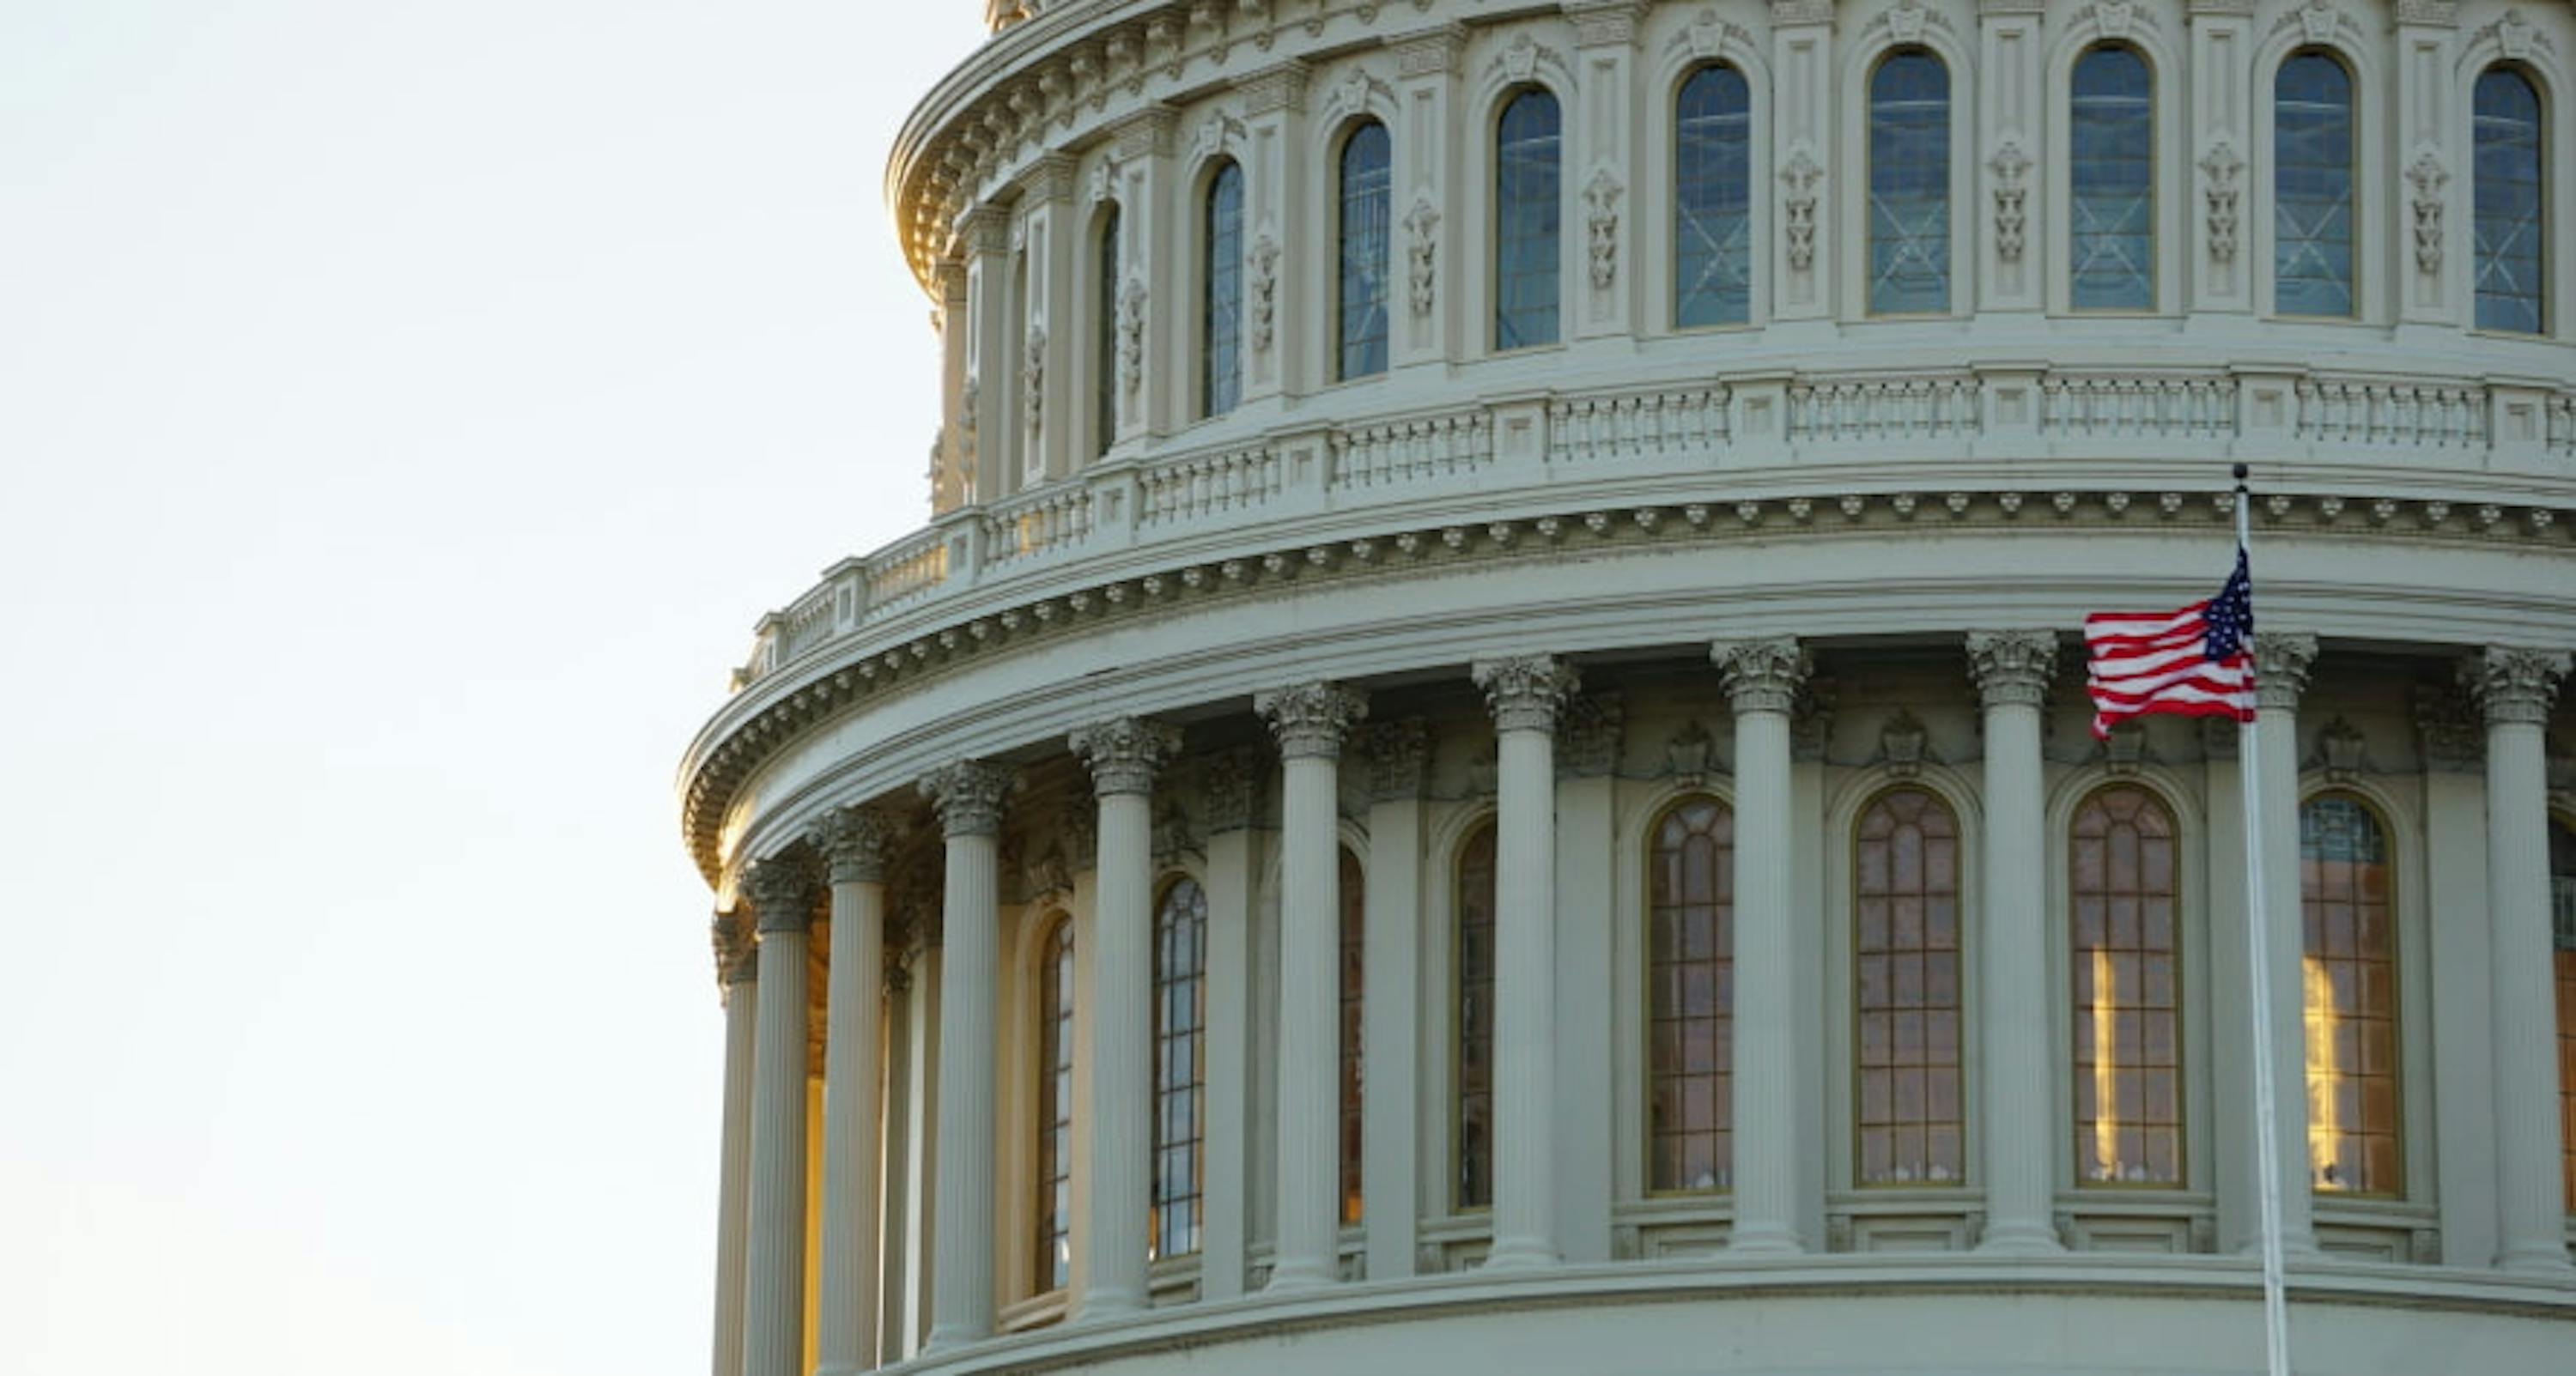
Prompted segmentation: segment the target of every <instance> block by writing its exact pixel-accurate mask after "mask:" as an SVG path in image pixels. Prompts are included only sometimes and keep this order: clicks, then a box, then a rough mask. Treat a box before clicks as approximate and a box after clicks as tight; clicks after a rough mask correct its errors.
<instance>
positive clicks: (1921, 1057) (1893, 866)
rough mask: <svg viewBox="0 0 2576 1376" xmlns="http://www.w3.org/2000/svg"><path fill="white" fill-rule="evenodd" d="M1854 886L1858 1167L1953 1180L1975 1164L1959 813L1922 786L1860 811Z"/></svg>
mask: <svg viewBox="0 0 2576 1376" xmlns="http://www.w3.org/2000/svg"><path fill="white" fill-rule="evenodd" d="M1857 840H1858V846H1857V852H1858V853H1857V855H1856V856H1855V859H1856V861H1857V864H1856V870H1857V874H1856V877H1855V883H1854V885H1853V895H1854V908H1855V912H1854V914H1853V916H1854V919H1855V920H1854V934H1853V945H1852V954H1853V965H1854V969H1853V986H1854V999H1853V1004H1854V1011H1855V1014H1856V1018H1857V1022H1858V1024H1859V1026H1858V1033H1859V1035H1858V1039H1857V1043H1856V1047H1857V1051H1858V1062H1859V1063H1858V1065H1857V1066H1856V1067H1855V1070H1856V1078H1857V1080H1858V1084H1857V1085H1856V1086H1855V1088H1856V1090H1857V1098H1858V1112H1857V1114H1856V1118H1855V1123H1856V1126H1857V1128H1858V1131H1859V1139H1860V1140H1859V1175H1860V1183H1861V1184H1863V1185H1925V1184H1931V1185H1955V1184H1957V1183H1959V1182H1960V1181H1961V1180H1962V1179H1963V1178H1964V1177H1965V1176H1966V1173H1967V1154H1966V1146H1965V1143H1966V1138H1967V1133H1966V1124H1965V1122H1964V1110H1963V1106H1962V1103H1961V1096H1960V1088H1961V1078H1962V1067H1961V1064H1960V1027H1959V1021H1960V1020H1959V821H1958V817H1957V815H1956V814H1954V813H1953V812H1952V811H1951V810H1950V805H1949V804H1948V803H1945V802H1943V801H1942V800H1941V799H1940V798H1939V797H1938V796H1937V795H1935V794H1933V793H1931V792H1929V791H1926V790H1924V789H1920V788H1898V789H1891V790H1889V791H1888V792H1886V793H1882V794H1880V795H1879V796H1878V797H1877V798H1876V799H1875V800H1874V801H1872V802H1871V803H1870V805H1869V807H1868V809H1867V810H1866V811H1864V812H1862V813H1861V816H1860V826H1859V834H1858V838H1857Z"/></svg>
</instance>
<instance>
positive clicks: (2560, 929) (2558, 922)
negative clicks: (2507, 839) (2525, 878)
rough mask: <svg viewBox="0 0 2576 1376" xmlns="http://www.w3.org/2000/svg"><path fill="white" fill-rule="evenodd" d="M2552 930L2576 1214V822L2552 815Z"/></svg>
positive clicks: (2562, 1131) (2563, 1110)
mask: <svg viewBox="0 0 2576 1376" xmlns="http://www.w3.org/2000/svg"><path fill="white" fill-rule="evenodd" d="M2549 930H2550V934H2551V936H2552V938H2553V942H2552V944H2553V945H2554V946H2555V947H2556V950H2555V952H2554V954H2553V957H2552V958H2553V959H2554V960H2556V961H2557V963H2558V1144H2559V1147H2560V1149H2561V1150H2562V1152H2563V1153H2564V1154H2565V1157H2566V1177H2567V1179H2566V1188H2565V1189H2564V1190H2563V1191H2562V1192H2561V1193H2562V1194H2563V1195H2564V1197H2565V1198H2566V1200H2567V1212H2569V1213H2571V1214H2576V826H2571V825H2569V823H2568V821H2567V819H2566V818H2564V817H2552V818H2550V819H2549Z"/></svg>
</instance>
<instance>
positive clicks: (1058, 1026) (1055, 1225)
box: [1035, 914, 1073, 1291]
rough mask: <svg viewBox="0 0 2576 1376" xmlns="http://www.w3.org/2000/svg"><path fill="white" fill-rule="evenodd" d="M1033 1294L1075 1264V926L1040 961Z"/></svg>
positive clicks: (1065, 927)
mask: <svg viewBox="0 0 2576 1376" xmlns="http://www.w3.org/2000/svg"><path fill="white" fill-rule="evenodd" d="M1037 976H1038V1060H1037V1072H1038V1119H1037V1123H1038V1201H1037V1204H1038V1207H1037V1220H1038V1236H1037V1256H1036V1262H1037V1275H1036V1282H1035V1283H1036V1288H1037V1289H1038V1290H1040V1291H1047V1290H1055V1289H1061V1288H1062V1287H1063V1285H1064V1283H1065V1277H1066V1274H1067V1272H1068V1268H1070V1267H1071V1266H1072V1264H1073V1245H1072V1231H1073V921H1072V919H1070V918H1067V917H1064V916H1062V915H1061V914H1059V915H1058V916H1057V917H1056V918H1055V920H1054V921H1053V922H1052V923H1051V924H1050V925H1049V926H1048V927H1047V935H1046V949H1045V951H1044V953H1043V954H1042V955H1041V956H1040V957H1039V959H1038V970H1037Z"/></svg>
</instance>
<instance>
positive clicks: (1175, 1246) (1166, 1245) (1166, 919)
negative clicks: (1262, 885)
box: [1146, 878, 1207, 1257]
mask: <svg viewBox="0 0 2576 1376" xmlns="http://www.w3.org/2000/svg"><path fill="white" fill-rule="evenodd" d="M1206 999H1207V895H1206V894H1205V893H1204V892H1202V891H1201V890H1200V888H1199V885H1198V881H1197V880H1195V879H1187V878H1183V879H1175V880H1173V881H1172V882H1171V884H1170V885H1169V886H1168V887H1166V888H1165V889H1164V890H1163V901H1162V902H1161V903H1159V904H1157V905H1155V908H1154V1215H1153V1220H1152V1230H1151V1233H1150V1234H1149V1236H1148V1237H1147V1239H1146V1251H1147V1254H1148V1255H1151V1256H1157V1257H1171V1256H1180V1255H1182V1254H1184V1253H1188V1252H1195V1251H1197V1250H1198V1249H1199V1139H1200V1138H1201V1137H1202V1136H1203V1135H1204V1131H1203V1130H1204V1127H1205V1122H1204V1117H1205V1112H1204V1105H1202V1104H1201V1103H1200V1099H1201V1097H1202V1089H1203V1087H1204V1085H1205V1084H1206V1075H1205V1072H1204V1065H1203V1062H1202V1059H1201V1051H1202V1047H1201V1044H1200V1043H1201V1039H1202V1037H1203V1036H1204V1034H1205V1030H1206V1027H1207V1002H1206Z"/></svg>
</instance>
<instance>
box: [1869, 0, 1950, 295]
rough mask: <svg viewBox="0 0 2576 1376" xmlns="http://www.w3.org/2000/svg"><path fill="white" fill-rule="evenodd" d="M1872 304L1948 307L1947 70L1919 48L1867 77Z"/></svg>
mask: <svg viewBox="0 0 2576 1376" xmlns="http://www.w3.org/2000/svg"><path fill="white" fill-rule="evenodd" d="M1869 309H1870V311H1871V313H1872V314H1876V315H1920V314H1925V313H1928V312H1938V311H1947V310H1948V309H1950V70H1949V69H1948V68H1946V67H1944V66H1942V65H1941V59H1939V58H1937V57H1934V56H1933V55H1932V54H1930V53H1928V52H1925V51H1923V50H1922V49H1920V48H1913V49H1908V50H1906V51H1903V52H1898V53H1893V54H1890V55H1889V56H1888V58H1887V59H1886V60H1885V61H1883V62H1881V63H1879V64H1878V70H1877V71H1876V72H1874V73H1872V74H1871V75H1870V79H1869Z"/></svg>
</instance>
